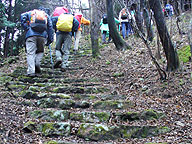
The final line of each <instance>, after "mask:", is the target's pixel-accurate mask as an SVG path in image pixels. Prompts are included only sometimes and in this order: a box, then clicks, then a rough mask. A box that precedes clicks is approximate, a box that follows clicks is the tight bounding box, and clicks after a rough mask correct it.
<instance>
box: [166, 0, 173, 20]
mask: <svg viewBox="0 0 192 144" xmlns="http://www.w3.org/2000/svg"><path fill="white" fill-rule="evenodd" d="M165 13H166V16H168V17H171V16H173V14H174V12H173V6H172V5H171V4H169V3H168V4H166V5H165Z"/></svg>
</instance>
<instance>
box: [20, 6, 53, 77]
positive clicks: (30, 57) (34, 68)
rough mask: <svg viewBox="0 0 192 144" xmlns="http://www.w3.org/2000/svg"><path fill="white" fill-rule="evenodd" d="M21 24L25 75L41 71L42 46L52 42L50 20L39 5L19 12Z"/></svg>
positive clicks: (35, 74) (32, 74)
mask: <svg viewBox="0 0 192 144" xmlns="http://www.w3.org/2000/svg"><path fill="white" fill-rule="evenodd" d="M21 25H22V27H23V28H24V30H25V31H26V35H25V43H26V54H27V65H28V69H27V76H30V77H35V76H37V75H38V74H40V73H41V68H40V65H41V60H42V58H43V53H44V46H45V45H46V46H48V45H49V44H51V43H52V42H53V29H52V21H51V18H50V17H49V15H48V14H46V12H45V11H44V9H43V8H42V7H41V8H40V9H34V10H31V11H29V12H25V13H22V14H21Z"/></svg>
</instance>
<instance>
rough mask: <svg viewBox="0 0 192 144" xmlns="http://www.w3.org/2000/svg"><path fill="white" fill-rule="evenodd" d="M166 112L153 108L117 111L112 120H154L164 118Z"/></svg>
mask: <svg viewBox="0 0 192 144" xmlns="http://www.w3.org/2000/svg"><path fill="white" fill-rule="evenodd" d="M164 117H165V114H164V113H162V112H159V111H156V110H153V109H148V110H144V111H142V112H123V113H121V112H116V113H113V119H112V121H135V120H153V119H160V118H164Z"/></svg>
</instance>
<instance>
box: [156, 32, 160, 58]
mask: <svg viewBox="0 0 192 144" xmlns="http://www.w3.org/2000/svg"><path fill="white" fill-rule="evenodd" d="M160 51H161V49H160V41H159V34H158V33H157V52H156V58H157V59H158V60H159V59H161V53H160Z"/></svg>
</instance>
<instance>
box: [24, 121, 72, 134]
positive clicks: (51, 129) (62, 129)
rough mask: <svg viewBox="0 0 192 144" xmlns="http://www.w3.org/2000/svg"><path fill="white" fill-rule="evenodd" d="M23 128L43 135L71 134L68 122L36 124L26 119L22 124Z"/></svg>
mask: <svg viewBox="0 0 192 144" xmlns="http://www.w3.org/2000/svg"><path fill="white" fill-rule="evenodd" d="M23 130H24V131H25V132H28V133H31V132H40V133H42V134H43V135H44V136H69V135H70V134H71V125H70V123H68V122H59V123H52V122H49V123H48V122H46V123H40V124H38V123H35V122H32V121H28V122H27V123H25V124H24V127H23Z"/></svg>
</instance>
